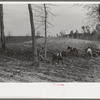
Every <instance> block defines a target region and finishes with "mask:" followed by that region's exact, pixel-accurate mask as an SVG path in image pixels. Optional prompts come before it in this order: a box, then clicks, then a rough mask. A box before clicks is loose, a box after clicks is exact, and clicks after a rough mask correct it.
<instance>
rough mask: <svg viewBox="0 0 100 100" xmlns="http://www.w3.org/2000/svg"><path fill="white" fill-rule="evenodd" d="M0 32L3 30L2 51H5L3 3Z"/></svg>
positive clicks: (1, 5) (0, 9) (0, 13)
mask: <svg viewBox="0 0 100 100" xmlns="http://www.w3.org/2000/svg"><path fill="white" fill-rule="evenodd" d="M0 32H1V44H2V51H5V35H4V23H3V4H0Z"/></svg>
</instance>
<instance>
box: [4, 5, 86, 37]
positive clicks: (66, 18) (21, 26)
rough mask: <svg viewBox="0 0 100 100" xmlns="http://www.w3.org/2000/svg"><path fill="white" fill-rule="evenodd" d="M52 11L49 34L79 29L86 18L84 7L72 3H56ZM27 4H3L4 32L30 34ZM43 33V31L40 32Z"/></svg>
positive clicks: (16, 34)
mask: <svg viewBox="0 0 100 100" xmlns="http://www.w3.org/2000/svg"><path fill="white" fill-rule="evenodd" d="M58 5H59V6H57V7H53V8H52V11H53V13H54V14H55V15H56V17H54V18H53V19H52V20H51V22H52V23H53V27H51V28H50V29H49V32H50V33H48V35H49V34H51V35H56V33H59V32H60V31H63V30H65V32H66V34H67V33H69V32H70V31H71V30H73V31H75V30H76V29H77V30H79V31H81V26H82V25H84V24H85V22H86V20H87V16H86V9H84V8H82V7H78V6H73V4H58ZM29 21H30V20H29V13H28V7H27V4H23V5H22V4H5V5H4V26H5V34H6V35H7V34H8V33H9V32H10V33H11V35H15V36H18V35H21V36H22V35H30V34H31V33H30V22H29ZM41 34H42V35H43V34H44V33H43V32H42V33H41Z"/></svg>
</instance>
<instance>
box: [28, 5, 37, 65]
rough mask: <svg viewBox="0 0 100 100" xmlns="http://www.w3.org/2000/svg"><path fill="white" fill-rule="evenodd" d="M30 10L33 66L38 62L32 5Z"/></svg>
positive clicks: (29, 7)
mask: <svg viewBox="0 0 100 100" xmlns="http://www.w3.org/2000/svg"><path fill="white" fill-rule="evenodd" d="M28 10H29V16H30V25H31V35H32V52H33V64H35V62H36V40H35V26H34V20H33V12H32V7H31V4H28Z"/></svg>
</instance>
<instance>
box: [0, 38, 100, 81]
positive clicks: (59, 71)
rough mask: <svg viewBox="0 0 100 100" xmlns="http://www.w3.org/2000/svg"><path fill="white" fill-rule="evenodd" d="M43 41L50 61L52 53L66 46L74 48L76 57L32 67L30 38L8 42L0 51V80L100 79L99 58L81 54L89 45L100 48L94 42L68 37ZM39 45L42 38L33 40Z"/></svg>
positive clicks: (64, 48)
mask: <svg viewBox="0 0 100 100" xmlns="http://www.w3.org/2000/svg"><path fill="white" fill-rule="evenodd" d="M14 40H15V39H14ZM17 40H18V39H16V41H17ZM47 40H48V45H47V49H48V52H47V53H48V59H50V60H51V55H52V53H55V52H57V51H59V50H66V49H67V46H68V45H70V46H73V47H76V48H77V49H78V50H79V54H80V57H66V58H64V64H63V65H62V64H59V65H58V64H55V65H52V63H44V62H41V63H40V66H33V65H32V51H31V50H32V49H31V48H32V46H31V41H30V40H28V41H27V40H26V41H22V42H18V41H17V42H15V43H14V42H13V41H12V42H8V43H7V51H6V52H5V53H4V54H3V53H2V52H1V54H0V55H1V56H0V82H100V57H98V58H93V59H90V58H86V57H85V58H83V57H81V55H84V54H85V49H86V48H87V47H88V46H90V45H91V46H92V47H93V48H100V45H99V43H98V42H96V41H95V42H94V41H92V42H91V41H85V40H78V39H68V38H48V39H47ZM43 44H44V39H43V38H39V39H37V46H38V47H41V46H43Z"/></svg>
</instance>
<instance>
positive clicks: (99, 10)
mask: <svg viewBox="0 0 100 100" xmlns="http://www.w3.org/2000/svg"><path fill="white" fill-rule="evenodd" d="M98 6H99V7H98V8H99V9H98V12H99V22H100V4H98Z"/></svg>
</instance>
